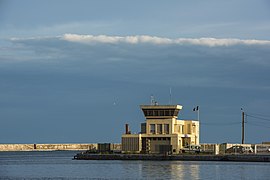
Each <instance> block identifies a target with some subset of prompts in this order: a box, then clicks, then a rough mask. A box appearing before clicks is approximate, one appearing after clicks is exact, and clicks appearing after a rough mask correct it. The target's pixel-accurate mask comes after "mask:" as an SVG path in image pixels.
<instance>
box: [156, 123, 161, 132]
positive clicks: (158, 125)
mask: <svg viewBox="0 0 270 180" xmlns="http://www.w3.org/2000/svg"><path fill="white" fill-rule="evenodd" d="M157 133H158V134H162V124H157Z"/></svg>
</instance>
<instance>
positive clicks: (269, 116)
mask: <svg viewBox="0 0 270 180" xmlns="http://www.w3.org/2000/svg"><path fill="white" fill-rule="evenodd" d="M249 114H250V115H253V116H262V117H266V118H270V115H265V114H259V113H249Z"/></svg>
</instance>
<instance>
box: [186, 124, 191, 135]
mask: <svg viewBox="0 0 270 180" xmlns="http://www.w3.org/2000/svg"><path fill="white" fill-rule="evenodd" d="M187 128H188V130H187V132H188V133H187V134H191V124H189V125H188V127H187Z"/></svg>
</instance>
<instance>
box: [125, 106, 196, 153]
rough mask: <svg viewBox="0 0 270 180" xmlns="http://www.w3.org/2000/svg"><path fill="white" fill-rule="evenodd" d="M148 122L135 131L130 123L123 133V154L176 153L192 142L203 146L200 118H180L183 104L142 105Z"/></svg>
mask: <svg viewBox="0 0 270 180" xmlns="http://www.w3.org/2000/svg"><path fill="white" fill-rule="evenodd" d="M140 108H141V110H142V112H143V114H144V117H145V122H144V123H141V132H140V133H138V134H131V132H130V130H129V126H128V124H126V131H125V134H123V135H122V152H123V153H167V152H169V153H172V154H178V153H180V152H181V149H182V148H184V147H187V146H190V145H199V139H200V138H199V129H200V124H199V121H197V120H180V119H178V113H179V111H180V110H181V109H182V106H181V105H157V104H153V105H141V106H140Z"/></svg>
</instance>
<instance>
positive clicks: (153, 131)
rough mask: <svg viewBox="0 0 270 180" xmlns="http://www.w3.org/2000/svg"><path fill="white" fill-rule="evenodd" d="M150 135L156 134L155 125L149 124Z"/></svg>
mask: <svg viewBox="0 0 270 180" xmlns="http://www.w3.org/2000/svg"><path fill="white" fill-rule="evenodd" d="M150 133H153V134H155V133H156V125H155V124H150Z"/></svg>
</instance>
